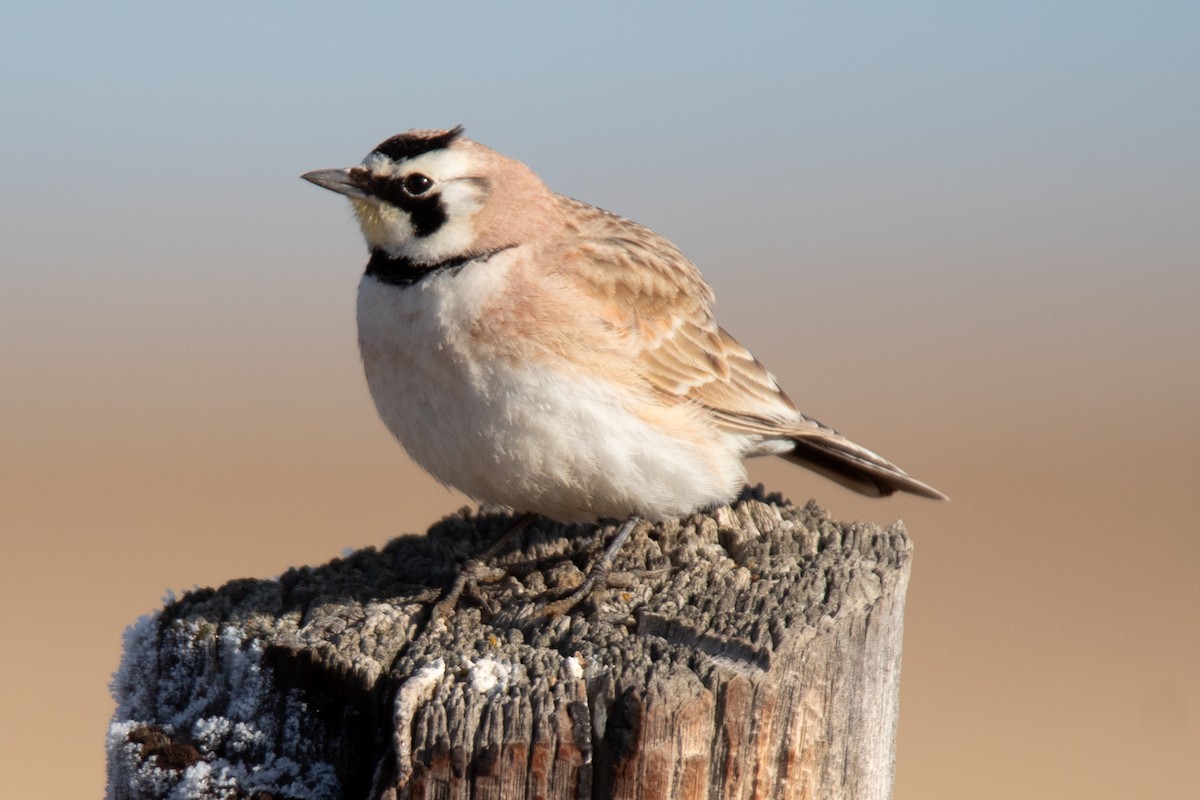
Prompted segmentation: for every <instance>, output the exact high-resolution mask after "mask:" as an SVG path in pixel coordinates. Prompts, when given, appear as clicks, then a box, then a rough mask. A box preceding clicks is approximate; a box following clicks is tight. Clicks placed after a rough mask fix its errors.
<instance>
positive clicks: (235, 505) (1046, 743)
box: [0, 2, 1200, 800]
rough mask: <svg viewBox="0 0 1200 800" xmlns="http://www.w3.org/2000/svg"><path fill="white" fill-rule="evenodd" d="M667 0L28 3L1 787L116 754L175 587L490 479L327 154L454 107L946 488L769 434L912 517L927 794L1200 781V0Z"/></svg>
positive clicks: (20, 117) (900, 774) (376, 537)
mask: <svg viewBox="0 0 1200 800" xmlns="http://www.w3.org/2000/svg"><path fill="white" fill-rule="evenodd" d="M22 5H23V6H25V7H23V8H22V7H21V6H22ZM648 5H649V4H634V3H610V4H605V5H603V6H592V7H591V8H588V9H583V8H571V9H567V8H564V7H562V6H561V5H560V4H551V3H531V4H522V6H521V8H520V9H519V10H517V9H504V8H501V7H499V6H496V5H492V4H482V3H481V4H479V5H477V6H472V5H471V4H462V3H457V4H448V5H446V6H445V7H444V8H442V7H439V6H438V5H437V4H428V3H425V4H411V5H410V4H395V3H382V2H381V3H342V4H332V3H320V4H316V3H292V4H288V5H287V6H286V8H285V9H283V10H272V9H268V8H266V7H265V4H264V5H263V7H261V8H260V7H257V6H256V4H246V3H227V2H215V3H205V4H202V5H197V6H194V7H189V8H186V9H180V8H169V7H168V6H167V5H164V4H161V3H150V2H143V3H122V4H119V5H118V6H116V7H114V6H112V5H107V4H102V5H97V4H84V3H69V2H68V3H39V4H31V3H26V4H9V5H7V6H6V7H5V9H4V10H3V11H0V107H2V108H3V123H2V124H0V176H2V177H0V242H2V250H0V252H2V256H0V258H2V266H0V453H2V456H0V531H2V532H3V542H4V555H3V558H2V559H0V602H2V603H3V608H4V613H3V615H0V626H2V627H0V642H3V657H2V658H0V708H2V709H3V713H2V714H0V759H2V764H0V796H3V797H12V798H18V797H20V798H63V797H97V796H100V795H101V794H102V792H103V786H104V760H103V744H104V735H105V728H106V725H107V723H108V721H109V717H110V715H111V714H112V710H113V703H112V700H111V698H110V696H109V694H108V682H109V679H110V675H111V673H112V672H113V671H114V670H115V669H116V667H117V664H118V659H119V655H120V646H121V636H122V631H123V630H124V628H125V627H126V626H127V625H129V624H131V623H132V622H134V621H135V620H136V619H137V618H138V617H139V616H140V615H142V614H146V613H149V612H151V611H152V610H153V609H155V608H156V607H158V606H159V605H160V603H161V602H162V599H163V597H164V596H165V595H166V594H167V593H168V592H172V591H173V592H177V593H178V592H182V591H185V590H187V589H190V588H192V587H197V586H215V585H220V584H221V583H223V582H225V581H227V580H229V579H232V578H237V577H243V576H260V577H261V576H272V575H276V574H279V573H280V572H282V571H283V570H284V569H286V568H287V567H289V566H292V565H300V564H316V563H321V562H324V561H327V560H328V559H330V558H333V557H336V556H338V555H339V554H341V553H342V552H343V551H344V550H345V549H347V548H358V547H363V546H366V545H376V546H378V545H382V544H383V543H384V542H386V541H387V540H388V539H389V538H391V537H393V536H396V535H399V534H403V533H407V532H420V531H424V530H425V528H426V527H427V526H428V525H429V524H430V523H431V522H432V521H434V520H435V519H437V518H438V517H439V516H440V515H443V514H445V513H448V512H450V511H452V510H454V509H455V508H457V507H459V506H460V505H462V504H464V503H465V500H464V499H463V498H462V497H460V496H458V495H454V494H451V493H450V492H448V491H446V490H444V489H442V488H441V487H439V486H438V485H436V484H435V483H433V482H432V481H431V480H430V479H429V478H427V477H425V476H424V475H422V474H421V473H420V471H419V470H418V469H416V468H415V467H414V466H413V465H412V464H411V463H410V462H409V461H408V460H407V458H406V457H405V456H404V454H403V452H402V451H401V450H400V448H399V447H398V446H397V445H396V444H395V443H394V442H393V441H392V440H391V438H390V436H389V435H388V434H387V432H386V431H385V429H384V428H383V426H382V424H381V423H380V422H379V421H378V420H377V418H376V415H375V411H374V409H373V406H372V404H371V401H370V398H369V396H368V394H367V390H366V387H365V385H364V381H363V379H362V376H361V371H360V366H359V363H358V354H357V348H356V341H355V329H354V299H355V286H356V283H357V281H358V277H359V274H360V273H361V270H362V266H363V264H364V263H365V259H366V253H365V248H364V246H363V244H362V241H361V239H360V237H359V234H358V231H357V228H356V226H355V225H354V223H353V220H352V218H351V215H350V211H349V208H348V204H346V203H345V202H344V201H342V200H340V199H339V198H336V197H334V196H333V195H331V194H329V193H328V192H322V191H320V190H319V189H317V188H315V187H313V186H311V185H309V184H306V183H304V182H303V181H301V180H299V178H298V176H299V175H300V173H302V172H304V171H306V170H310V169H314V168H319V167H341V166H349V165H351V164H353V163H356V162H357V161H358V160H359V159H361V158H362V157H363V155H365V154H366V153H367V152H368V151H369V150H370V149H371V148H372V147H373V146H374V145H375V144H376V143H377V142H379V141H380V140H382V139H384V138H386V137H387V136H390V135H391V134H393V133H396V132H399V131H401V130H405V129H407V128H411V127H443V126H450V125H454V124H456V123H462V124H464V125H466V127H467V132H468V134H469V135H470V136H472V137H473V138H476V139H478V140H480V141H482V142H484V143H486V144H489V145H491V146H492V147H494V148H496V149H498V150H500V151H502V152H504V153H507V154H509V155H512V156H514V157H517V158H520V159H522V160H524V161H526V162H527V163H529V164H530V165H531V166H532V167H533V168H534V169H535V170H536V171H537V172H539V173H540V174H541V175H542V176H543V178H545V179H546V181H547V182H548V183H549V184H550V186H552V187H553V188H555V189H556V190H557V191H560V192H564V193H566V194H570V195H572V196H575V197H579V198H581V199H585V200H587V201H590V202H593V203H595V204H598V205H600V206H603V207H605V208H609V209H611V210H614V211H617V212H619V213H622V214H624V215H626V216H629V217H632V218H634V219H636V220H638V221H640V222H642V223H645V224H647V225H649V226H651V227H653V228H654V229H656V230H657V231H659V232H661V233H663V234H664V235H666V236H668V237H669V238H671V239H672V240H673V241H675V242H676V243H677V244H679V246H680V247H681V248H682V249H683V250H684V251H685V252H686V253H688V254H689V255H690V256H691V257H692V258H693V260H695V261H696V263H697V264H699V266H700V267H701V269H702V270H703V271H704V273H705V275H706V277H707V278H708V279H709V281H710V282H711V283H712V284H713V285H714V286H715V288H716V290H717V294H718V298H719V300H718V307H717V308H718V314H719V317H720V319H721V320H722V322H723V323H724V325H725V326H726V327H727V328H729V329H730V330H731V331H733V332H734V334H735V335H736V336H737V337H738V338H740V339H741V340H742V341H743V342H744V343H746V344H747V345H748V346H750V347H751V349H753V350H754V351H755V352H756V353H757V354H758V355H759V356H760V357H761V358H762V359H763V360H764V361H765V362H766V363H767V364H768V365H770V366H771V368H772V369H773V370H774V371H775V372H776V373H777V374H778V376H779V377H780V379H781V381H782V383H783V385H784V386H785V387H786V388H787V390H788V392H789V393H790V394H791V395H792V397H793V398H795V399H796V401H797V403H798V404H799V405H800V406H801V407H802V408H803V409H804V410H805V411H807V412H808V413H810V414H812V415H814V416H816V417H817V418H818V419H821V420H823V421H825V422H827V423H829V424H831V425H834V426H835V427H837V428H839V429H840V430H842V431H843V432H845V433H847V434H848V435H850V436H852V437H853V438H854V439H855V440H857V441H859V442H861V443H863V444H866V445H868V446H870V447H872V448H874V449H876V450H878V451H879V452H881V453H883V454H885V455H886V456H888V457H889V458H892V459H894V460H896V461H897V462H899V463H900V464H902V465H903V466H904V467H905V468H906V469H908V470H909V471H910V472H912V473H913V474H915V475H917V476H919V477H921V478H923V479H925V480H927V481H929V482H930V483H932V484H934V485H936V486H937V487H939V488H941V489H942V490H944V491H946V492H947V493H948V494H949V495H950V496H951V497H952V498H953V501H952V502H951V503H949V504H944V503H943V504H937V503H932V502H928V501H922V500H919V499H912V498H897V499H892V500H887V501H871V500H864V499H860V498H858V497H856V496H853V495H852V494H850V493H848V492H846V491H844V490H842V489H840V488H839V487H837V486H835V485H833V484H831V483H829V482H827V481H823V480H821V479H819V478H817V477H815V476H813V475H811V474H809V473H806V472H804V471H802V470H799V469H796V468H793V467H790V466H788V465H787V464H785V463H783V462H777V463H767V462H758V463H755V464H754V466H753V468H752V476H753V479H754V480H756V481H764V482H766V483H767V485H768V487H769V488H770V489H772V490H778V491H781V492H783V493H784V494H785V495H787V496H789V497H790V498H792V499H793V500H794V501H796V502H798V503H803V502H805V501H807V500H808V499H809V498H810V497H815V498H817V500H818V501H819V502H820V503H821V504H823V505H824V506H825V507H827V508H828V509H829V510H830V511H831V512H832V513H833V514H834V515H835V516H837V517H839V518H843V519H864V520H867V519H869V520H874V521H877V522H880V523H888V522H891V521H892V520H894V519H897V518H903V520H904V521H905V523H906V524H907V526H908V529H909V531H910V533H911V535H912V538H913V540H914V542H915V560H914V567H913V575H912V582H911V586H910V590H909V599H908V608H907V616H906V636H905V652H904V668H903V673H904V674H903V681H902V702H901V720H900V732H899V743H898V758H897V764H896V784H895V797H896V798H898V800H915V799H916V798H963V797H971V798H1009V797H1014V796H1018V797H1037V798H1058V797H1090V798H1125V797H1130V796H1138V797H1162V798H1173V797H1185V796H1194V794H1193V793H1194V791H1195V782H1194V776H1195V768H1194V765H1195V758H1196V753H1197V751H1198V750H1200V580H1197V578H1196V571H1197V568H1196V565H1197V561H1198V560H1200V535H1198V534H1200V531H1198V530H1197V527H1198V526H1197V520H1198V518H1200V489H1197V487H1196V480H1197V477H1198V476H1200V456H1198V453H1200V421H1198V420H1200V313H1198V312H1200V88H1198V87H1200V6H1197V4H1195V3H1185V2H1174V3H1172V2H1145V3H1138V4H1133V3H1106V2H1087V3H1084V2H1061V3H1042V2H1039V3H1033V2H1009V3H1002V4H1001V3H988V4H981V3H972V2H953V3H951V2H942V3H924V2H919V3H906V4H902V5H901V4H889V3H862V4H855V7H854V8H853V9H849V8H846V7H844V5H843V4H834V3H788V4H783V3H780V4H777V5H771V4H762V5H758V6H755V7H753V8H751V7H748V6H741V7H738V8H736V9H734V8H732V7H729V6H724V5H721V6H718V5H717V4H698V3H686V4H685V3H667V4H657V5H655V6H654V7H646V6H648Z"/></svg>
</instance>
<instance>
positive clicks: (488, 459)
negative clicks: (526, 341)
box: [358, 257, 745, 521]
mask: <svg viewBox="0 0 1200 800" xmlns="http://www.w3.org/2000/svg"><path fill="white" fill-rule="evenodd" d="M480 266H483V267H486V270H483V269H476V268H473V267H472V266H470V265H469V266H467V267H465V268H464V269H463V270H462V271H461V272H459V273H458V274H457V275H452V274H446V273H443V274H438V275H434V276H431V277H429V278H427V279H425V280H424V281H422V282H421V283H420V284H418V285H417V286H413V287H408V288H404V289H400V288H397V287H394V286H388V285H385V284H382V283H379V282H378V281H376V280H375V279H374V278H369V277H364V278H363V281H362V283H361V284H360V286H359V301H358V322H359V337H360V344H361V346H362V352H363V363H364V367H365V369H366V375H367V383H368V386H369V387H370V390H371V396H372V397H373V398H374V400H375V405H376V408H377V409H378V410H379V414H380V416H381V417H382V419H383V421H384V423H385V424H386V425H387V427H388V428H389V429H390V430H391V432H392V433H393V434H394V435H395V436H396V438H397V439H398V440H399V441H400V443H401V444H402V445H403V446H404V448H405V450H407V451H408V454H409V455H410V456H411V457H412V458H413V460H415V461H416V462H417V463H418V464H420V465H421V466H422V467H423V468H424V469H425V470H427V471H428V472H429V473H430V474H431V475H433V476H434V477H435V478H437V479H438V480H439V481H441V482H443V483H445V484H448V485H450V486H453V487H455V488H457V489H459V490H460V491H462V492H464V493H465V494H467V495H469V496H471V497H473V498H475V499H476V500H479V501H482V502H487V503H494V504H497V505H504V506H509V507H511V508H514V509H516V510H518V511H532V512H535V513H539V514H543V515H545V516H548V517H552V518H555V519H559V520H564V521H589V520H593V519H596V518H598V517H612V518H623V517H626V516H628V515H630V514H638V515H639V516H643V517H646V518H650V519H661V518H663V517H672V516H680V515H682V514H686V513H688V512H691V511H693V510H696V509H697V508H700V507H703V506H707V505H714V504H720V503H724V502H728V501H729V500H730V499H731V498H732V497H733V496H734V494H736V492H737V490H738V489H739V488H740V486H741V484H742V482H743V481H744V479H745V473H744V471H743V468H742V465H741V461H740V458H739V457H738V456H739V448H738V446H737V444H736V443H734V442H732V441H722V440H718V439H709V440H707V441H700V442H697V441H695V439H694V438H688V437H684V438H679V437H673V436H671V435H669V434H668V433H665V432H664V431H663V430H662V429H661V427H660V426H655V425H651V424H649V423H648V422H646V421H645V420H644V419H642V418H640V417H639V416H638V415H637V414H635V413H633V412H632V411H631V410H630V409H629V402H628V401H629V398H628V397H627V396H625V395H623V394H622V392H621V391H620V389H619V388H617V387H613V386H611V385H609V384H606V383H604V382H603V381H601V380H598V379H595V378H589V377H580V376H578V375H569V374H566V373H564V372H562V371H558V370H553V369H550V368H548V367H547V366H546V365H538V364H517V365H513V364H512V363H511V362H504V363H496V362H486V361H482V360H481V359H479V358H478V357H476V355H475V354H474V353H473V352H472V349H471V342H470V339H469V337H468V335H467V332H468V329H467V326H468V325H469V321H470V319H471V318H472V313H473V312H474V311H475V310H477V309H478V307H479V304H480V303H481V302H483V301H484V300H485V299H486V298H487V297H488V296H489V293H490V292H493V291H497V290H498V287H499V286H500V285H501V284H502V280H503V274H504V270H505V268H506V262H504V261H502V257H497V258H493V259H492V260H490V261H489V262H488V263H487V264H485V265H480ZM451 281H453V282H454V283H453V284H451V283H450V282H451ZM451 287H453V290H452V291H451Z"/></svg>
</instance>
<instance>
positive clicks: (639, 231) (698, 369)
mask: <svg viewBox="0 0 1200 800" xmlns="http://www.w3.org/2000/svg"><path fill="white" fill-rule="evenodd" d="M559 202H560V203H561V204H562V206H563V208H564V211H566V212H567V214H566V216H567V218H568V219H570V220H572V223H571V224H572V225H573V226H574V230H573V231H572V234H573V235H572V236H571V237H568V239H569V240H570V241H571V242H572V245H571V247H573V248H574V252H568V253H564V254H562V257H561V258H560V259H559V260H558V263H559V269H561V270H563V271H568V272H570V273H571V278H572V280H571V283H572V285H577V286H582V287H583V289H584V291H585V292H586V293H587V294H588V295H590V296H591V298H592V299H594V300H595V301H597V305H598V306H599V307H600V308H601V309H602V310H601V312H600V313H601V314H602V316H603V319H604V320H605V322H606V323H607V324H609V325H611V326H613V327H614V328H615V329H616V330H617V332H618V334H619V335H620V336H622V337H623V338H624V339H625V341H626V342H627V345H628V347H629V353H630V357H631V359H632V360H633V362H634V364H635V365H636V370H635V371H636V372H637V373H638V374H639V375H640V376H641V378H642V380H644V381H645V383H646V384H647V385H648V386H649V387H651V388H652V389H653V390H654V391H657V392H659V393H660V394H661V395H662V396H664V397H666V398H667V399H668V400H670V401H673V402H678V403H692V404H695V405H697V406H699V407H702V408H704V409H705V410H706V411H707V412H708V415H709V417H710V419H711V420H712V421H713V423H714V424H715V425H716V426H718V427H719V428H721V429H723V430H726V431H729V432H731V433H736V434H741V435H746V436H749V437H752V438H755V439H757V440H758V441H760V442H766V443H775V444H777V445H783V446H784V447H786V448H787V450H788V452H786V453H783V454H784V455H786V457H787V458H788V459H790V460H792V461H795V462H797V463H800V464H803V465H804V466H806V467H808V468H809V469H812V470H814V471H816V472H819V473H821V474H823V475H825V476H826V477H829V478H832V479H833V480H835V481H838V482H839V483H842V484H843V485H845V486H848V487H850V488H852V489H854V490H856V491H859V492H863V493H864V494H870V495H889V494H892V493H893V492H896V491H907V492H912V493H914V494H919V495H923V496H926V497H935V498H944V497H945V495H943V494H942V493H941V492H939V491H937V490H936V489H934V488H932V487H931V486H928V485H926V484H924V483H922V482H921V481H918V480H916V479H915V478H912V477H911V476H909V475H908V474H907V473H905V472H904V471H903V470H902V469H900V468H899V467H897V466H896V465H895V464H892V463H891V462H889V461H887V460H886V459H884V458H882V457H880V456H879V455H876V454H875V453H873V452H871V451H870V450H867V449H866V448H864V447H860V446H859V445H857V444H855V443H854V442H852V441H850V440H849V439H847V438H846V437H844V436H842V435H841V434H840V433H838V432H837V431H835V430H833V429H832V428H830V427H828V426H826V425H822V424H821V423H820V422H817V421H816V420H815V419H812V418H811V417H808V416H806V415H804V414H802V413H800V411H799V410H798V409H797V408H796V406H795V404H794V403H792V401H791V399H790V398H789V397H788V396H787V395H786V394H785V393H784V392H783V390H782V389H781V388H780V387H779V383H778V381H776V379H775V376H774V375H772V374H771V373H770V372H769V371H768V370H767V368H766V367H764V366H763V365H762V363H761V362H760V361H759V360H758V359H756V358H755V357H754V356H753V355H752V354H751V353H750V351H749V350H747V349H746V348H745V347H743V346H742V345H741V344H740V343H739V342H738V341H737V340H736V339H734V338H733V337H732V336H730V335H729V333H728V332H727V331H725V330H724V329H723V328H721V327H720V326H719V325H717V323H716V320H715V319H714V318H713V314H712V303H713V300H714V296H713V291H712V288H711V287H709V285H708V284H707V283H705V281H704V279H703V278H702V277H701V276H700V272H699V270H697V269H696V266H695V265H694V264H692V262H691V261H689V260H688V259H687V257H685V256H684V255H683V253H681V252H680V251H679V250H678V249H677V248H676V247H675V245H673V244H671V242H669V241H667V240H666V239H664V238H663V237H661V236H659V235H658V234H656V233H654V232H653V231H651V230H650V229H649V228H646V227H643V226H641V225H638V224H637V223H636V222H632V221H630V220H627V219H625V218H623V217H619V216H617V215H616V214H612V213H609V212H607V211H603V210H601V209H599V208H596V207H594V206H590V205H587V204H586V203H581V202H579V201H577V200H572V199H570V198H566V197H562V196H560V197H559ZM751 452H753V451H751ZM759 452H780V449H779V447H775V446H772V447H768V448H767V449H764V450H760V451H759Z"/></svg>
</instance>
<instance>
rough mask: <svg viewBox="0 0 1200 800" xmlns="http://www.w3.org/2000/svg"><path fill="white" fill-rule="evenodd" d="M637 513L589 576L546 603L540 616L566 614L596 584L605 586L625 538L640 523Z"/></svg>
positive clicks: (589, 592)
mask: <svg viewBox="0 0 1200 800" xmlns="http://www.w3.org/2000/svg"><path fill="white" fill-rule="evenodd" d="M638 521H639V520H638V517H637V515H633V516H631V517H629V519H627V520H625V524H624V525H622V526H621V529H620V530H618V531H617V535H616V537H615V538H614V539H613V540H612V544H610V545H609V546H608V549H606V550H605V551H604V555H602V556H600V559H599V560H598V561H597V562H596V563H595V564H594V565H592V568H591V569H590V570H588V574H587V577H586V578H584V579H583V583H581V584H579V586H578V587H577V588H576V589H575V591H573V592H571V593H570V594H569V595H567V596H566V597H563V598H561V599H559V600H555V601H553V602H551V603H546V604H545V605H544V606H542V607H541V608H540V609H539V610H538V614H539V616H544V617H554V616H558V615H559V614H565V613H567V612H568V611H570V610H571V609H572V608H574V607H575V606H576V605H577V604H578V603H579V602H580V601H581V600H583V599H584V598H586V597H587V596H588V595H590V594H591V593H592V592H594V591H595V590H596V586H597V585H600V586H603V585H604V584H605V583H607V582H608V571H609V570H610V569H612V565H613V561H614V560H616V558H617V553H618V552H620V550H621V546H622V545H623V544H625V540H626V539H628V538H629V534H631V533H633V529H634V527H635V526H636V525H637V524H638Z"/></svg>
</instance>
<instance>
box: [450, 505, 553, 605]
mask: <svg viewBox="0 0 1200 800" xmlns="http://www.w3.org/2000/svg"><path fill="white" fill-rule="evenodd" d="M535 519H537V514H532V513H529V512H526V513H524V514H522V515H521V516H520V517H518V518H517V519H516V520H515V521H514V522H513V524H512V525H510V526H509V527H508V530H507V531H505V532H504V533H503V534H502V535H501V536H500V538H499V539H497V540H496V541H494V542H492V544H491V546H490V547H488V549H487V550H485V551H483V553H482V554H481V555H479V556H476V557H474V558H471V559H468V560H467V561H466V562H465V563H464V564H463V565H462V567H461V568H460V569H459V571H458V575H457V576H455V578H454V583H452V584H451V585H450V588H449V589H447V590H446V594H445V595H443V596H442V599H441V600H439V601H438V603H437V605H435V606H434V607H433V611H432V612H431V613H430V617H429V621H430V622H437V621H438V620H440V619H445V618H447V617H449V616H450V615H451V614H453V613H454V610H455V609H456V608H457V607H458V600H459V598H460V597H462V593H463V591H464V590H465V589H466V588H467V585H468V584H474V583H478V582H479V580H481V579H483V578H485V577H488V578H491V580H487V581H485V582H488V583H495V582H496V581H499V580H503V579H504V575H505V574H507V573H505V572H504V571H503V570H501V571H500V572H499V574H498V576H495V577H493V576H485V572H484V571H485V570H486V569H487V564H488V562H489V561H491V560H492V559H493V558H495V557H496V554H497V553H499V552H500V551H501V550H503V549H504V547H505V546H506V545H507V544H508V543H509V542H511V541H512V540H513V537H515V536H516V535H517V534H519V533H520V532H521V531H523V530H525V529H526V528H527V527H529V523H531V522H533V521H534V520H535Z"/></svg>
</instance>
